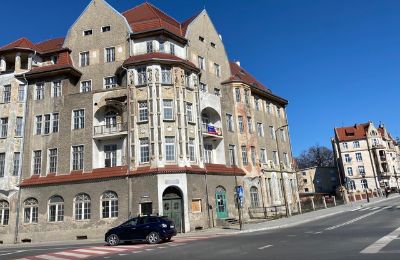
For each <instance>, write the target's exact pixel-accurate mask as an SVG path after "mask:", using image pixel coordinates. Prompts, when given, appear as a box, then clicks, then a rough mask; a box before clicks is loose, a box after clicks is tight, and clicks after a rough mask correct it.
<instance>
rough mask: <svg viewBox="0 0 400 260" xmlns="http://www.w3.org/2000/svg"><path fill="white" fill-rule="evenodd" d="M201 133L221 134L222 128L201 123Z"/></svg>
mask: <svg viewBox="0 0 400 260" xmlns="http://www.w3.org/2000/svg"><path fill="white" fill-rule="evenodd" d="M202 130H203V134H208V135H215V136H222V129H221V128H220V127H216V126H213V125H212V124H207V123H202Z"/></svg>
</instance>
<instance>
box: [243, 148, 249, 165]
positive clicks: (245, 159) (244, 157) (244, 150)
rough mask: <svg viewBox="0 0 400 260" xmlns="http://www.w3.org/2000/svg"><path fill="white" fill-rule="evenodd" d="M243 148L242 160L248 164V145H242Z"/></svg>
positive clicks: (244, 163)
mask: <svg viewBox="0 0 400 260" xmlns="http://www.w3.org/2000/svg"><path fill="white" fill-rule="evenodd" d="M241 149H242V162H243V165H248V164H249V161H248V160H247V149H246V146H242V147H241Z"/></svg>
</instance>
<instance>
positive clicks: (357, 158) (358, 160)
mask: <svg viewBox="0 0 400 260" xmlns="http://www.w3.org/2000/svg"><path fill="white" fill-rule="evenodd" d="M356 160H357V162H362V156H361V153H356Z"/></svg>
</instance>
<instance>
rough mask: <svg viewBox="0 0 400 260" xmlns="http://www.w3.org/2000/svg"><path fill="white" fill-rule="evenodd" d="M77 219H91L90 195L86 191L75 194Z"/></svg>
mask: <svg viewBox="0 0 400 260" xmlns="http://www.w3.org/2000/svg"><path fill="white" fill-rule="evenodd" d="M74 204H75V207H74V209H75V219H76V220H85V219H90V197H89V195H87V194H85V193H80V194H78V195H76V196H75V201H74Z"/></svg>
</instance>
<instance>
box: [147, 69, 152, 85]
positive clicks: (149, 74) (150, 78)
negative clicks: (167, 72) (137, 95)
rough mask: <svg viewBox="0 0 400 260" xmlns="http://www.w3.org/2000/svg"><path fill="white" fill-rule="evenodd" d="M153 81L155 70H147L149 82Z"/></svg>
mask: <svg viewBox="0 0 400 260" xmlns="http://www.w3.org/2000/svg"><path fill="white" fill-rule="evenodd" d="M152 81H153V70H152V69H151V68H147V82H149V83H151V82H152Z"/></svg>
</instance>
